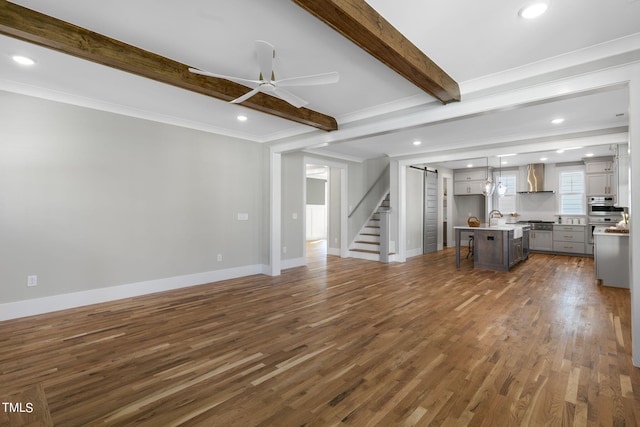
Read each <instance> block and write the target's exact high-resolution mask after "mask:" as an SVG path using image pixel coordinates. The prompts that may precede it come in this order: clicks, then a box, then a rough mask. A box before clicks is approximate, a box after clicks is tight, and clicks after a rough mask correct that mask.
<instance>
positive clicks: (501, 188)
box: [496, 156, 507, 197]
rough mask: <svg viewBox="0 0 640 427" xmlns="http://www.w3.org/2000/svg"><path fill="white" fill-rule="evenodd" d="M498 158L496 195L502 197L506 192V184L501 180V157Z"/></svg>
mask: <svg viewBox="0 0 640 427" xmlns="http://www.w3.org/2000/svg"><path fill="white" fill-rule="evenodd" d="M498 158H499V159H500V176H499V178H498V185H497V186H496V190H498V197H502V196H504V195H505V194H506V193H507V186H506V185H504V183H503V182H502V157H501V156H498Z"/></svg>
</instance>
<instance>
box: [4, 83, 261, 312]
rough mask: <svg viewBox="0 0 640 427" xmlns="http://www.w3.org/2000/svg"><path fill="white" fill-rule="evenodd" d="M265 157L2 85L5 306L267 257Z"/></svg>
mask: <svg viewBox="0 0 640 427" xmlns="http://www.w3.org/2000/svg"><path fill="white" fill-rule="evenodd" d="M264 153H265V150H264V149H263V148H262V147H261V146H260V145H259V144H255V143H250V142H245V141H241V140H236V139H231V138H228V137H221V136H215V135H212V134H208V133H204V132H199V131H194V130H188V129H184V128H179V127H175V126H170V125H164V124H159V123H156V122H150V121H146V120H141V119H134V118H129V117H125V116H120V115H116V114H112V113H105V112H100V111H95V110H90V109H86V108H81V107H75V106H70V105H66V104H60V103H56V102H51V101H46V100H41V99H36V98H31V97H27V96H23V95H17V94H12V93H6V92H0V236H1V238H2V245H0V259H2V268H1V269H0V289H1V292H0V303H7V302H13V301H21V300H29V299H34V298H41V297H47V296H52V295H59V294H66V293H73V292H81V291H87V290H91V289H98V288H105V287H113V286H118V285H126V284H131V283H137V282H142V281H149V280H156V279H165V278H171V277H177V276H184V275H188V274H194V273H202V272H209V271H214V270H223V269H229V268H235V267H242V266H248V265H261V264H264V263H265V262H266V261H267V260H268V258H267V257H266V256H265V255H266V254H264V253H263V251H262V250H261V248H262V246H263V242H262V239H263V236H264V234H263V231H264V230H263V218H262V216H263V213H264V212H265V211H266V209H265V208H264V205H263V204H264V199H263V198H262V194H261V193H262V185H261V183H262V182H263V181H264V179H265V168H264V165H265V158H264ZM238 213H245V214H247V215H248V220H247V221H238V220H237V214H238ZM218 254H221V255H222V261H218V260H217V255H218ZM27 275H37V276H38V285H37V286H36V287H29V288H28V287H27V286H26V280H27Z"/></svg>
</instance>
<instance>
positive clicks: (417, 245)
mask: <svg viewBox="0 0 640 427" xmlns="http://www.w3.org/2000/svg"><path fill="white" fill-rule="evenodd" d="M423 211H424V172H423V171H420V170H417V169H413V168H410V167H408V168H407V237H406V238H407V243H406V250H407V256H416V255H421V254H422V252H423V249H422V245H423Z"/></svg>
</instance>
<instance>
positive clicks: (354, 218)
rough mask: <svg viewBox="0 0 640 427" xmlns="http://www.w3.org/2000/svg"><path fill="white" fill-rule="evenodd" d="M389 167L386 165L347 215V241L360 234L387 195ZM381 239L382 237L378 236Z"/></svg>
mask: <svg viewBox="0 0 640 427" xmlns="http://www.w3.org/2000/svg"><path fill="white" fill-rule="evenodd" d="M389 170H390V167H389V165H387V167H386V168H384V170H383V171H382V173H381V174H380V176H378V178H376V180H375V181H374V183H373V184H372V185H371V187H369V189H368V190H367V192H366V193H365V194H364V196H362V198H361V199H360V201H359V202H358V203H357V204H356V206H355V207H354V208H353V209H352V210H351V212H350V213H349V215H348V230H349V241H353V240H354V239H355V237H356V236H357V235H358V233H359V232H360V229H361V228H362V227H363V226H364V225H365V223H366V222H367V221H368V220H369V218H370V217H371V215H372V214H373V213H374V212H375V211H376V209H377V208H378V206H380V203H382V201H383V200H384V198H385V197H386V196H387V194H388V193H389V188H390V182H391V181H390V174H389ZM380 238H381V239H382V235H381V236H380Z"/></svg>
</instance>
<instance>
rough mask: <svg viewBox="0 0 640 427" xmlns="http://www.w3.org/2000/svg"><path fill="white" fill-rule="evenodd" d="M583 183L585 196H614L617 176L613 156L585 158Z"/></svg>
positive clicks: (616, 188) (616, 189)
mask: <svg viewBox="0 0 640 427" xmlns="http://www.w3.org/2000/svg"><path fill="white" fill-rule="evenodd" d="M584 164H585V172H586V174H585V181H586V182H585V184H586V190H587V196H608V195H613V196H615V195H616V194H617V192H618V177H617V174H616V172H615V168H616V164H615V162H614V160H613V157H606V158H598V159H589V160H585V162H584Z"/></svg>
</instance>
